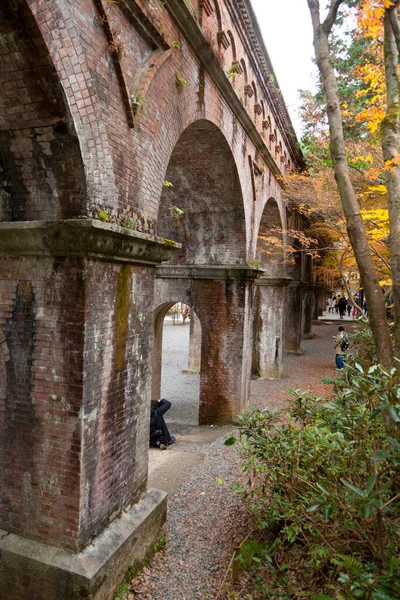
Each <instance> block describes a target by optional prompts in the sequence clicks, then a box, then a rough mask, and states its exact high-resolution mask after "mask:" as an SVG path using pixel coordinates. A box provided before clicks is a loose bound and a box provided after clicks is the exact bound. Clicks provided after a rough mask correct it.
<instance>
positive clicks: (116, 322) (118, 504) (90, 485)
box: [80, 262, 153, 543]
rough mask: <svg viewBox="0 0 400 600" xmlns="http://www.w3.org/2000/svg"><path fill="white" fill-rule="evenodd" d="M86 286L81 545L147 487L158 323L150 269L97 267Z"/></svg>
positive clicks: (93, 265)
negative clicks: (153, 357)
mask: <svg viewBox="0 0 400 600" xmlns="http://www.w3.org/2000/svg"><path fill="white" fill-rule="evenodd" d="M86 282H87V301H86V308H87V313H86V327H85V332H86V336H85V378H84V381H85V383H84V399H83V419H84V422H85V428H84V440H83V464H82V480H81V483H82V498H81V502H82V506H81V508H82V530H81V534H80V539H81V542H82V543H87V540H88V539H89V538H90V537H91V536H93V535H95V534H96V533H98V532H99V530H100V529H101V528H102V527H103V526H104V523H105V522H107V520H108V519H110V517H111V516H114V515H115V513H116V511H118V510H120V509H121V508H122V507H123V506H126V505H128V504H130V503H131V502H133V501H134V500H135V499H137V498H138V497H139V495H140V493H141V491H142V490H143V488H144V487H145V485H146V482H147V459H148V436H149V430H148V423H149V409H150V407H149V406H148V405H147V403H146V402H145V400H146V399H150V397H151V393H150V389H151V352H152V323H153V311H152V305H151V303H147V304H146V303H142V302H141V299H142V298H146V297H151V295H152V293H153V274H152V270H151V269H149V268H146V267H131V266H122V267H121V266H119V265H116V264H112V263H106V262H101V263H98V262H91V263H89V265H88V271H87V280H86ZM99 289H101V293H100V294H99ZM139 305H140V309H139Z"/></svg>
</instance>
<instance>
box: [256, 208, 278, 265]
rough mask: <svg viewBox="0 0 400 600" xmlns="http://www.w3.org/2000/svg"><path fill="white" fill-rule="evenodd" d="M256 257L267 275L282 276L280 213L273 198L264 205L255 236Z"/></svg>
mask: <svg viewBox="0 0 400 600" xmlns="http://www.w3.org/2000/svg"><path fill="white" fill-rule="evenodd" d="M256 258H257V260H258V261H259V262H260V265H261V267H262V269H264V270H265V271H266V276H267V277H283V275H284V269H285V264H284V263H285V260H284V259H285V248H284V234H283V227H282V219H281V214H280V212H279V207H278V204H277V202H276V201H275V200H274V198H270V199H269V200H268V201H267V204H266V205H265V208H264V211H263V214H262V217H261V222H260V227H259V231H258V238H257V251H256Z"/></svg>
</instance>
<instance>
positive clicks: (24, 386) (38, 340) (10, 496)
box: [0, 257, 85, 548]
mask: <svg viewBox="0 0 400 600" xmlns="http://www.w3.org/2000/svg"><path fill="white" fill-rule="evenodd" d="M80 263H81V261H76V260H73V261H70V260H67V259H54V260H52V259H48V260H44V259H40V260H38V259H36V258H35V257H32V258H25V259H17V258H16V259H11V258H7V259H5V260H4V259H3V260H1V269H0V273H1V274H0V290H1V294H2V297H3V299H4V300H5V302H6V304H5V306H3V307H2V310H1V312H0V328H1V331H2V334H3V335H4V338H5V341H4V346H3V368H2V371H3V374H4V377H3V378H2V379H1V381H0V390H1V392H0V398H1V413H0V416H1V417H0V418H1V428H0V435H1V443H0V456H1V470H0V471H1V475H0V477H1V486H0V487H1V499H2V501H1V503H0V521H1V525H2V527H3V528H5V529H6V530H8V531H12V532H13V533H17V534H20V535H24V536H27V537H33V538H34V539H38V540H41V541H48V542H51V543H54V544H55V545H61V546H65V547H68V548H76V547H77V536H78V532H79V503H80V468H79V463H80V456H81V452H82V447H81V436H82V432H81V422H80V411H81V407H82V390H83V322H84V318H85V317H84V282H83V269H82V264H80ZM4 351H5V354H4Z"/></svg>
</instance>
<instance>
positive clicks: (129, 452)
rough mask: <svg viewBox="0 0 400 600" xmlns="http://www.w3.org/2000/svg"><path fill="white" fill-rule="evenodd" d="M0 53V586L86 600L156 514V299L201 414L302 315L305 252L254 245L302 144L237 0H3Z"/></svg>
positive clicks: (241, 401)
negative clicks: (294, 255) (151, 486)
mask: <svg viewBox="0 0 400 600" xmlns="http://www.w3.org/2000/svg"><path fill="white" fill-rule="evenodd" d="M0 52H1V68H0V221H1V222H0V403H1V412H0V415H1V417H0V436H1V439H0V449H1V454H0V462H1V470H0V477H1V487H0V528H1V530H2V531H1V532H0V533H1V535H0V538H1V539H0V597H1V598H7V599H17V600H26V599H28V598H29V599H30V600H32V599H34V600H54V599H57V600H60V599H64V598H65V599H70V598H81V597H85V598H93V599H96V600H100V599H104V600H105V599H109V598H111V597H112V591H113V590H114V589H115V587H116V586H117V585H118V583H119V582H120V580H121V578H122V577H123V574H124V571H125V570H126V568H127V565H128V564H129V562H130V561H131V560H132V558H134V559H135V560H140V559H142V558H143V557H144V555H145V553H146V552H147V551H148V549H149V548H150V547H151V546H152V545H153V544H154V541H155V540H156V539H157V538H158V537H159V536H160V535H161V533H160V532H161V531H162V528H163V526H164V523H165V511H166V499H165V494H163V493H162V492H160V491H158V490H147V466H148V420H149V400H150V398H151V396H152V394H153V395H154V396H156V397H158V395H159V393H160V380H161V339H162V322H163V318H164V316H165V314H166V312H167V310H168V309H169V308H170V307H171V306H172V305H173V304H174V303H175V302H177V301H182V302H185V303H187V304H189V305H190V306H191V307H192V311H193V315H194V318H193V319H192V320H191V351H190V361H191V365H192V367H194V368H196V367H197V368H200V410H199V421H200V423H201V424H206V423H227V422H232V420H234V418H235V415H237V414H238V413H239V412H240V411H242V410H243V409H244V408H245V406H246V401H247V398H248V394H249V384H250V379H251V376H252V375H253V376H258V377H264V378H273V377H279V376H280V373H281V369H282V353H283V350H284V347H285V346H286V349H287V350H289V351H294V352H297V351H300V339H301V337H302V336H307V335H309V334H310V333H311V323H312V318H313V316H315V314H316V313H317V312H318V310H319V308H320V307H321V303H323V299H324V292H323V290H319V289H318V288H317V287H316V286H315V285H313V284H312V264H311V260H310V259H309V258H307V257H306V256H304V255H303V254H302V253H299V256H298V259H297V260H296V262H295V264H294V265H291V266H287V265H285V261H284V260H283V257H282V253H283V252H282V250H279V248H280V246H279V244H277V245H276V248H277V250H276V252H275V255H274V256H271V253H270V252H269V253H268V252H265V251H263V250H265V243H266V242H265V236H268V235H269V236H275V237H279V228H280V229H281V230H283V231H285V230H287V229H288V228H296V227H297V228H301V227H302V223H301V220H300V219H299V217H298V215H297V214H296V212H295V211H293V210H292V209H290V207H289V206H288V204H287V202H286V201H285V200H284V199H283V181H284V177H285V174H286V173H287V172H288V169H290V168H293V167H294V168H297V167H300V168H301V167H303V166H304V165H303V158H302V155H301V153H300V152H299V150H298V147H297V142H296V138H295V136H294V133H293V129H292V126H291V123H290V120H289V117H288V114H287V111H286V108H285V105H284V103H283V100H282V98H281V96H280V94H279V90H277V88H276V87H275V85H274V74H273V69H272V66H271V63H270V61H269V58H268V55H267V52H266V49H265V47H264V44H263V41H262V38H261V34H260V31H259V28H258V25H257V22H256V20H255V17H254V13H253V10H252V8H251V5H250V2H249V0H218V1H217V0H166V1H165V2H160V1H159V0H118V2H108V1H107V0H2V2H1V7H0ZM168 182H171V183H172V184H173V185H172V186H171V185H169V183H168ZM281 237H283V241H285V234H283V235H282V236H281Z"/></svg>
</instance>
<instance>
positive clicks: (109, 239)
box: [0, 219, 181, 266]
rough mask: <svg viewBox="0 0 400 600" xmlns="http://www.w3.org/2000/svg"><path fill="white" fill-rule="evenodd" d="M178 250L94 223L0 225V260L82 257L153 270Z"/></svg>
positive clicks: (145, 236) (141, 235) (171, 244)
mask: <svg viewBox="0 0 400 600" xmlns="http://www.w3.org/2000/svg"><path fill="white" fill-rule="evenodd" d="M180 247H181V245H180V244H177V243H176V242H173V241H172V240H165V239H162V238H157V237H155V236H152V235H149V234H146V233H140V232H138V231H131V230H129V229H127V228H125V227H120V226H119V225H112V224H109V223H103V222H102V221H97V220H94V219H82V220H80V219H70V220H65V221H14V222H6V223H0V256H27V255H31V256H38V255H39V256H46V255H47V256H81V257H87V258H97V259H105V260H108V261H117V262H132V263H139V264H146V265H152V266H155V265H157V264H159V263H161V262H163V261H166V260H169V259H170V258H171V255H172V252H173V251H174V249H175V248H180Z"/></svg>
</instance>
